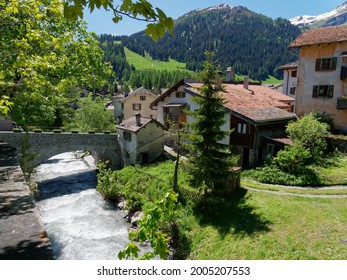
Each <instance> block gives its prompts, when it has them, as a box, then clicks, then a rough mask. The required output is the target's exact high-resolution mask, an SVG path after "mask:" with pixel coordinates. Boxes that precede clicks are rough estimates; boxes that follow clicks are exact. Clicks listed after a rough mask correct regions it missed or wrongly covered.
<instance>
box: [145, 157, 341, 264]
mask: <svg viewBox="0 0 347 280" xmlns="http://www.w3.org/2000/svg"><path fill="white" fill-rule="evenodd" d="M345 162H346V160H343V161H342V164H337V165H336V166H332V167H329V168H328V169H329V175H330V176H331V174H335V173H336V174H341V172H342V169H344V170H345V173H346V171H347V165H346V164H345ZM334 170H335V171H334ZM142 171H143V172H146V173H150V174H152V175H154V176H157V177H159V178H160V179H161V180H167V179H168V177H167V176H169V177H170V176H172V175H171V174H173V164H168V163H167V162H166V163H159V164H156V165H149V166H147V167H144V168H142ZM181 171H182V172H183V170H181ZM321 172H322V174H323V173H326V170H325V171H323V170H321ZM163 176H164V177H163ZM165 178H166V179H165ZM184 178H185V174H184V172H183V173H180V177H179V179H180V183H179V184H180V185H185V184H186V182H185V180H184ZM241 185H242V186H244V187H252V188H256V189H258V190H262V189H263V190H264V189H268V190H273V191H277V193H268V192H260V191H257V190H253V189H248V190H246V189H245V188H242V189H241V191H240V193H239V194H238V195H235V196H233V197H232V198H230V199H227V200H224V201H220V200H216V204H214V205H210V206H209V207H208V208H205V209H204V207H198V208H197V211H196V212H194V209H191V208H190V207H189V205H186V206H185V207H184V208H181V210H180V211H181V212H180V214H179V216H180V219H178V221H179V223H180V224H181V225H184V228H185V231H184V234H185V236H187V237H188V240H190V242H189V245H188V247H189V249H188V251H189V253H188V257H187V258H188V259H199V260H223V259H225V260H232V259H262V260H270V259H274V260H281V259H287V260H294V259H327V260H328V259H342V260H345V259H347V250H346V244H347V227H346V224H347V207H346V204H347V197H339V198H332V197H331V198H324V197H300V196H293V195H285V194H283V192H290V193H292V194H306V195H309V194H312V195H336V194H344V195H346V194H347V192H346V190H341V191H337V190H335V189H331V190H329V189H305V188H296V189H290V188H280V187H276V186H273V187H269V186H267V185H260V184H259V186H257V183H254V182H249V181H246V180H242V183H241Z"/></svg>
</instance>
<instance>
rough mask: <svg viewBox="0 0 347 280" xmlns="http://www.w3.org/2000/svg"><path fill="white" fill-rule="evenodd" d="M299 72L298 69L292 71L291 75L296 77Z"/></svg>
mask: <svg viewBox="0 0 347 280" xmlns="http://www.w3.org/2000/svg"><path fill="white" fill-rule="evenodd" d="M297 72H298V71H297V70H293V71H292V73H291V77H292V78H296V75H297Z"/></svg>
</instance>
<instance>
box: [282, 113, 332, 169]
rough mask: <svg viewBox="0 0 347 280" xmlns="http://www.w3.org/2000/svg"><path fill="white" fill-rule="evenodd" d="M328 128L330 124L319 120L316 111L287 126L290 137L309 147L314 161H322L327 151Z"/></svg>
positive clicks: (295, 141)
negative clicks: (315, 114)
mask: <svg viewBox="0 0 347 280" xmlns="http://www.w3.org/2000/svg"><path fill="white" fill-rule="evenodd" d="M328 130H329V126H328V125H327V124H326V123H322V122H320V121H318V120H317V119H316V118H315V116H314V113H310V114H308V115H306V116H303V117H301V118H300V119H299V120H297V121H295V122H291V123H289V124H288V126H287V133H288V135H289V138H290V139H292V140H293V142H294V143H295V144H297V145H298V146H302V147H304V148H305V149H309V151H310V155H311V162H312V163H315V162H318V161H320V160H321V158H322V157H324V155H325V153H326V150H327V142H326V139H325V137H326V136H327V135H328Z"/></svg>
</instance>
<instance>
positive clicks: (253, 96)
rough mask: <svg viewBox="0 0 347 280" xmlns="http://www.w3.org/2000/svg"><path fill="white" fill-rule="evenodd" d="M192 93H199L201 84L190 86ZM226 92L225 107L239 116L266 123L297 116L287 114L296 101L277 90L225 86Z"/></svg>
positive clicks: (258, 86)
mask: <svg viewBox="0 0 347 280" xmlns="http://www.w3.org/2000/svg"><path fill="white" fill-rule="evenodd" d="M189 85H190V86H191V88H189V90H190V91H193V92H194V93H198V91H197V90H196V88H198V87H199V86H200V85H201V84H197V83H194V84H189ZM223 86H224V92H221V95H222V96H223V98H224V101H225V105H224V106H225V107H226V108H227V109H229V110H231V111H233V112H235V113H237V114H239V115H242V116H245V117H246V118H248V119H250V120H253V121H254V122H264V121H273V120H283V119H293V118H295V115H294V114H293V113H289V112H287V110H288V109H289V105H288V104H290V103H292V102H294V99H293V98H291V97H289V96H287V95H284V94H282V93H280V92H277V91H276V90H273V89H271V88H269V87H266V86H262V85H249V86H248V89H245V88H244V86H243V85H242V84H223Z"/></svg>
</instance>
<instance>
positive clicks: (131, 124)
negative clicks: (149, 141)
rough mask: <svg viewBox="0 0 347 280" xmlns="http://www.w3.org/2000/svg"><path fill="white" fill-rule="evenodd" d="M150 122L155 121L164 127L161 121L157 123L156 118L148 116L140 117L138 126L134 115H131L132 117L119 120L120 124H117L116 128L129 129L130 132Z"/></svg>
mask: <svg viewBox="0 0 347 280" xmlns="http://www.w3.org/2000/svg"><path fill="white" fill-rule="evenodd" d="M150 122H155V123H156V124H157V125H159V126H160V127H162V128H163V129H165V127H164V126H163V125H162V124H161V123H159V122H158V121H157V120H155V119H149V118H143V117H141V118H140V125H139V126H138V125H137V124H136V116H132V117H130V118H128V119H126V120H124V121H123V122H121V123H120V124H118V125H117V128H118V129H123V130H127V131H131V132H137V131H139V130H140V129H141V128H143V127H145V126H146V125H147V124H149V123H150Z"/></svg>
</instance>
